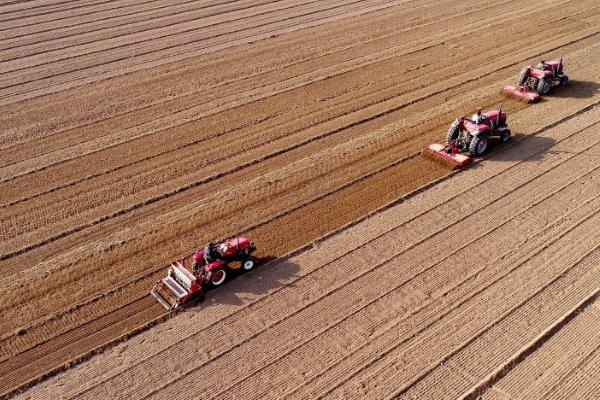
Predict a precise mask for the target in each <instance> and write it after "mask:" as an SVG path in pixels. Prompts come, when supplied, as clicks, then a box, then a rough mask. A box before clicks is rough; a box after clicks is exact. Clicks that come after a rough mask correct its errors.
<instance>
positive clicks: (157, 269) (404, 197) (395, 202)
mask: <svg viewBox="0 0 600 400" xmlns="http://www.w3.org/2000/svg"><path fill="white" fill-rule="evenodd" d="M574 116H575V115H574ZM592 125H594V124H592ZM569 137H570V136H569ZM567 139H568V138H566V139H564V140H567ZM511 168H512V167H511ZM495 176H497V175H494V176H492V177H490V178H489V179H491V178H493V177H495ZM445 179H446V178H442V179H441V180H445ZM487 181H488V180H487V179H486V180H485V181H483V182H481V183H479V184H478V185H476V186H474V188H475V187H478V186H480V185H482V184H484V183H485V182H487ZM429 186H430V185H427V186H426V187H429ZM419 191H420V190H419ZM412 195H413V193H411V194H409V195H407V196H403V198H401V199H399V200H398V201H394V202H393V203H392V204H398V203H400V202H402V201H404V200H405V199H406V198H409V197H411V196H412ZM456 197H457V196H455V197H453V198H450V199H448V200H447V202H450V201H452V200H454V199H455V198H456ZM442 204H443V203H442ZM389 206H391V205H389ZM440 206H441V205H440ZM438 207H439V206H438ZM436 208H437V207H436ZM379 211H381V210H379ZM379 211H375V212H373V213H370V214H369V215H367V216H366V217H365V218H368V217H369V216H371V215H373V214H374V213H376V212H379ZM421 215H422V214H419V215H418V216H421ZM418 216H417V217H418ZM415 218H416V217H415ZM363 219H364V218H363ZM363 219H360V220H357V221H356V223H358V222H359V221H361V220H363ZM408 222H410V221H408ZM265 223H266V222H263V224H265ZM352 225H354V224H350V225H348V226H345V227H342V228H343V229H346V228H347V227H349V226H352ZM338 231H339V230H337V231H334V232H332V234H334V233H335V232H338ZM328 236H329V235H328ZM162 268H164V267H162ZM160 269H161V268H156V269H155V270H154V271H153V272H157V271H159V270H160ZM140 278H141V279H144V278H145V276H144V275H142V276H140ZM136 281H137V280H135V281H132V282H128V283H127V284H126V285H129V284H133V283H135V282H136ZM126 285H125V286H126ZM123 287H124V286H123ZM123 287H120V288H115V289H114V290H111V291H110V292H107V293H104V294H103V295H108V294H112V293H113V292H114V291H116V290H120V289H122V288H123ZM103 295H100V296H99V297H103ZM97 299H98V298H97V297H95V298H94V299H92V300H91V301H96V300H97ZM84 304H87V302H86V303H84ZM77 308H78V307H77V306H75V307H74V309H77ZM61 314H62V313H61ZM3 339H4V338H3Z"/></svg>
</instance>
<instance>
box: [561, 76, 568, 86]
mask: <svg viewBox="0 0 600 400" xmlns="http://www.w3.org/2000/svg"><path fill="white" fill-rule="evenodd" d="M567 83H569V77H568V76H567V75H563V76H561V77H560V86H565V85H566V84H567Z"/></svg>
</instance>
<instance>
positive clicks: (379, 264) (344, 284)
mask: <svg viewBox="0 0 600 400" xmlns="http://www.w3.org/2000/svg"><path fill="white" fill-rule="evenodd" d="M597 143H600V140H598V141H597ZM562 166H563V167H564V166H565V164H562ZM598 169H600V166H598V167H596V168H595V169H593V170H592V171H588V172H586V173H585V174H583V175H579V176H578V177H576V178H575V179H573V180H571V181H569V183H568V184H566V185H564V186H562V187H560V188H558V189H556V190H554V191H552V192H551V194H549V195H546V196H547V197H544V198H542V199H541V200H538V201H536V202H533V203H531V204H530V205H528V206H527V207H526V208H525V209H523V210H522V211H521V210H520V211H519V212H518V213H517V215H516V216H519V215H521V214H522V213H525V212H526V211H528V210H529V209H531V208H532V207H535V206H537V205H538V204H540V203H541V202H543V201H545V200H546V199H547V198H548V197H549V196H552V195H554V194H556V193H558V192H560V191H562V190H563V189H564V188H565V187H568V186H570V185H572V184H574V183H575V182H577V181H578V180H579V179H581V178H582V177H584V176H586V175H587V174H590V173H592V172H593V171H596V170H598ZM542 176H543V175H538V176H536V177H535V178H534V179H532V180H530V181H529V182H527V183H525V184H522V185H519V186H518V187H516V188H514V189H512V190H511V191H510V192H506V193H504V194H502V195H501V196H499V197H498V198H496V199H494V200H492V201H490V202H489V203H485V204H483V205H482V206H481V207H479V208H477V209H475V210H474V211H475V212H474V213H472V214H470V215H469V216H468V217H467V219H468V218H474V219H475V218H476V214H477V213H479V212H483V211H484V210H485V208H487V207H489V206H490V205H492V204H497V203H499V202H500V201H501V200H502V199H504V198H505V197H507V196H509V195H511V194H514V193H516V192H517V191H518V190H519V189H521V188H523V187H526V186H528V185H529V184H530V183H531V182H533V181H535V180H536V179H538V178H541V177H542ZM597 197H598V196H596V197H595V198H597ZM516 216H512V217H510V218H509V217H507V219H506V221H504V222H502V223H500V225H498V226H495V227H493V228H491V229H489V230H487V231H486V232H484V233H483V234H480V236H478V237H476V238H470V239H469V241H468V242H467V243H464V242H463V243H461V245H460V246H458V248H456V249H455V248H453V249H452V251H451V252H450V253H449V254H445V255H444V256H443V257H442V259H441V260H439V261H436V262H435V263H433V264H432V265H429V266H427V267H425V268H424V269H421V270H419V271H418V272H417V273H416V274H414V275H411V276H410V277H407V279H406V280H404V281H402V282H401V283H400V284H399V285H398V286H396V287H394V288H393V289H391V290H389V291H386V292H385V293H384V294H382V295H381V296H379V297H375V298H374V299H371V300H369V301H368V302H367V305H365V306H364V307H367V306H368V305H370V304H372V303H374V302H375V301H377V300H378V299H379V298H380V297H383V296H385V295H387V294H388V293H391V292H392V291H395V290H397V289H398V288H400V287H401V286H404V285H406V284H407V283H408V282H410V281H412V280H414V279H416V278H417V277H418V276H420V275H422V274H423V273H425V272H426V271H428V270H429V269H431V268H434V267H435V266H437V265H439V264H440V263H442V262H444V261H446V260H448V259H449V258H450V257H452V256H453V255H455V254H456V253H458V252H459V251H462V250H464V249H465V248H467V247H468V246H469V245H470V244H471V243H473V242H475V241H478V240H480V239H481V238H483V237H484V236H487V235H489V234H490V233H491V232H494V231H495V230H497V229H499V228H501V227H502V226H504V225H505V224H507V223H509V222H510V221H511V220H512V218H514V217H516ZM459 220H460V219H459ZM444 222H448V223H447V224H446V225H445V226H442V227H441V228H440V229H438V230H436V231H435V232H433V233H430V234H428V235H427V236H426V237H424V238H422V239H419V240H418V241H416V242H415V243H412V244H410V245H409V246H407V247H406V248H404V249H402V251H400V252H399V253H395V254H393V255H391V256H390V257H386V258H383V259H381V260H378V262H377V264H374V266H373V267H372V268H370V269H369V270H367V271H365V272H362V273H360V274H359V275H358V276H356V277H353V278H352V279H351V280H349V281H347V282H341V283H340V285H339V286H337V287H336V288H335V289H334V290H332V291H331V292H329V293H327V294H325V295H324V296H321V297H319V298H318V299H316V300H314V301H311V302H310V303H307V305H306V306H304V307H302V308H301V309H299V310H297V311H294V313H293V314H291V315H290V316H289V317H291V316H293V315H295V314H297V313H299V312H300V311H301V310H303V309H304V308H306V307H308V306H312V305H313V304H315V303H316V302H318V301H321V300H322V299H324V298H326V297H328V296H330V295H331V294H332V293H335V292H336V291H337V290H342V289H344V288H347V287H348V286H349V285H350V284H351V283H353V282H355V281H356V280H358V279H359V278H363V277H364V276H366V275H368V274H370V273H373V272H374V271H376V270H377V269H379V268H381V267H382V266H384V265H385V264H388V263H389V262H391V261H392V260H393V259H394V258H396V257H398V256H399V255H401V254H404V253H405V252H407V251H409V250H411V249H414V248H415V247H417V246H419V245H422V244H423V243H425V242H427V241H428V240H430V239H431V238H433V237H434V236H437V235H439V234H440V233H442V232H444V231H445V230H447V229H450V228H453V227H455V225H456V222H455V221H444ZM357 250H358V249H357ZM348 254H349V253H348ZM320 268H323V267H320ZM360 309H363V306H361V308H360ZM289 317H285V318H282V319H281V320H279V321H277V322H276V323H275V324H273V325H269V326H267V327H266V328H265V329H263V330H262V331H260V332H258V333H256V334H253V335H252V336H251V337H249V338H243V339H241V340H240V341H239V342H238V343H236V344H234V345H233V346H232V347H230V348H228V349H227V351H225V352H224V353H219V354H217V355H215V356H212V357H211V359H209V360H207V361H206V362H204V363H202V364H201V365H199V366H196V367H194V369H193V370H191V371H188V372H185V373H180V375H179V376H178V378H177V380H180V379H183V378H184V377H185V376H187V375H188V374H189V373H191V372H193V371H195V370H196V369H199V368H202V367H203V366H204V365H207V364H208V363H210V362H213V361H214V360H216V359H218V358H220V357H222V356H223V355H224V354H227V353H229V352H230V351H232V350H234V349H235V348H237V347H239V346H241V345H243V344H244V343H246V342H247V341H248V340H251V339H253V338H254V337H256V336H258V335H259V334H261V333H263V332H264V331H265V330H266V329H271V328H272V327H273V326H275V325H278V324H279V323H281V322H283V321H285V320H287V319H288V318H289ZM345 319H347V318H344V319H343V320H345ZM337 323H338V322H336V323H335V324H334V326H335V325H336V324H337ZM329 329H330V327H328V328H327V329H326V330H329ZM321 334H322V332H319V333H318V334H316V335H314V336H313V337H310V338H308V340H307V341H309V340H312V339H313V338H314V337H317V336H319V335H321ZM307 341H306V342H307ZM304 343H305V341H302V343H300V344H299V345H298V346H297V347H300V346H301V345H303V344H304ZM294 349H295V348H294ZM294 349H293V350H294ZM293 350H292V351H293ZM284 354H288V353H287V352H286V353H284ZM254 372H255V371H254ZM254 372H252V373H250V375H249V376H251V375H252V374H253V373H254ZM243 379H244V377H242V378H241V379H240V381H241V380H243ZM172 383H174V381H170V382H169V383H167V384H165V385H164V386H162V387H161V389H162V388H164V387H167V386H170V385H171V384H172ZM236 383H238V382H236ZM157 391H158V390H157ZM153 393H154V392H153ZM151 395H152V393H151V394H149V395H147V396H146V398H147V397H149V396H151ZM217 397H218V394H217Z"/></svg>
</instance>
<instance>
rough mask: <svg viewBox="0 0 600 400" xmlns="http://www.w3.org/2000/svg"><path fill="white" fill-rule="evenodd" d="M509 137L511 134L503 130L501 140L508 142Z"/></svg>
mask: <svg viewBox="0 0 600 400" xmlns="http://www.w3.org/2000/svg"><path fill="white" fill-rule="evenodd" d="M508 138H509V135H508V133H507V132H502V135H500V140H502V142H503V143H506V142H508Z"/></svg>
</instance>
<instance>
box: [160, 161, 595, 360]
mask: <svg viewBox="0 0 600 400" xmlns="http://www.w3.org/2000/svg"><path fill="white" fill-rule="evenodd" d="M599 168H600V167H599ZM537 178H539V176H538V177H536V178H535V179H537ZM535 179H534V180H535ZM572 183H573V182H571V183H570V184H572ZM525 185H526V184H525ZM566 186H568V185H565V187H566ZM515 190H517V189H515ZM559 191H560V189H559V190H557V191H556V192H559ZM553 193H554V192H553ZM507 195H508V194H507ZM543 200H544V199H543ZM543 200H541V201H543ZM497 201H499V199H496V200H494V201H493V202H492V203H494V202H497ZM541 201H540V202H541ZM538 203H539V202H536V203H535V204H531V205H530V206H529V207H527V209H529V208H531V207H534V206H535V205H537V204H538ZM490 204H491V203H490ZM487 205H488V204H486V205H484V207H486V206H487ZM484 207H482V208H484ZM525 211H526V210H523V211H522V212H525ZM520 214H521V213H519V215H520ZM508 222H509V221H506V222H505V223H508ZM452 224H453V222H450V223H449V224H448V225H447V226H446V227H451V226H452ZM402 225H405V223H403V224H402ZM400 228H401V226H398V227H395V228H394V229H393V230H397V229H400ZM498 228H499V227H496V228H495V229H498ZM495 229H493V230H495ZM393 230H392V231H393ZM442 230H443V229H442ZM493 230H492V231H493ZM439 232H440V231H438V232H436V233H435V234H437V233H439ZM389 233H390V231H388V232H386V233H385V234H389ZM486 234H487V233H486ZM484 235H485V234H484ZM382 236H384V235H381V236H378V237H377V238H380V237H382ZM428 239H429V238H425V239H423V240H422V241H421V243H422V242H424V241H426V240H428ZM373 240H376V239H373ZM474 240H478V239H474ZM371 242H372V241H369V242H367V243H365V244H361V245H359V247H357V248H356V249H353V250H352V251H350V252H348V253H345V254H344V255H343V256H341V257H340V258H342V257H345V256H347V255H349V254H351V253H354V252H358V251H360V249H361V248H362V247H364V246H365V245H367V244H369V243H371ZM418 244H419V243H416V244H414V245H411V247H412V246H416V245H418ZM466 246H467V245H464V246H463V247H466ZM405 251H408V249H403V251H402V252H405ZM457 251H458V250H457ZM402 252H400V253H398V254H401V253H402ZM453 253H454V252H453ZM398 254H396V255H395V256H397V255H398ZM395 256H392V258H393V257H395ZM448 257H450V255H448V256H446V257H445V258H444V259H446V258H448ZM336 260H337V259H336ZM388 261H389V260H388ZM442 261H443V260H442ZM331 262H333V261H331ZM331 262H328V263H326V264H324V265H323V266H321V267H319V269H320V268H323V267H325V266H326V265H329V264H330V263H331ZM385 262H387V261H384V262H382V264H383V263H385ZM439 262H441V261H439ZM439 262H436V264H438V263H439ZM378 266H380V264H377V265H376V266H375V267H374V268H373V270H374V269H377V268H378ZM373 270H371V271H368V272H366V274H368V273H371V272H373ZM314 272H316V271H312V272H311V273H310V274H309V275H311V274H312V273H314ZM309 275H305V276H303V277H301V278H300V279H303V278H305V277H306V276H309ZM363 275H364V274H363ZM361 276H362V275H360V276H358V277H356V278H354V280H355V279H358V278H359V277H361ZM296 281H297V280H294V282H296ZM350 282H352V280H351V281H348V282H344V283H341V284H340V285H339V286H338V287H337V288H336V290H337V289H341V288H343V287H344V286H347V285H348V284H349V283H350ZM292 284H295V283H292ZM333 292H335V290H333V291H332V292H330V293H333ZM274 293H275V292H273V293H272V294H270V295H269V296H272V295H273V294H274ZM330 293H328V294H326V295H324V296H321V297H320V298H319V299H317V300H315V302H317V301H319V300H321V299H322V298H325V297H326V296H328V295H329V294H330ZM253 304H254V303H253ZM310 304H312V302H311V303H310ZM310 304H309V305H310ZM306 307H308V306H306ZM306 307H303V308H302V309H304V308H306ZM302 309H300V310H298V311H297V312H300V311H301V310H302ZM211 326H212V324H211ZM207 328H208V327H207ZM207 328H206V329H207ZM265 329H266V328H265ZM260 333H262V332H259V333H257V334H256V335H258V334H260ZM253 337H254V336H253ZM187 338H188V337H186V338H184V339H182V340H185V339H187ZM245 340H249V339H244V341H245ZM240 345H241V343H240ZM172 346H175V344H173V345H172ZM170 347H171V346H170ZM163 351H164V350H163Z"/></svg>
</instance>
